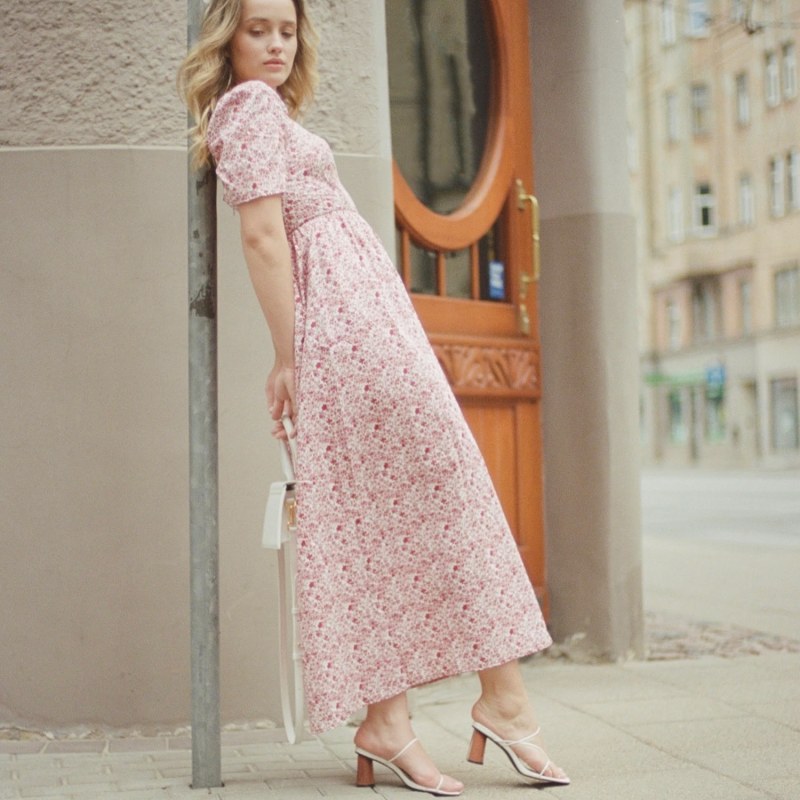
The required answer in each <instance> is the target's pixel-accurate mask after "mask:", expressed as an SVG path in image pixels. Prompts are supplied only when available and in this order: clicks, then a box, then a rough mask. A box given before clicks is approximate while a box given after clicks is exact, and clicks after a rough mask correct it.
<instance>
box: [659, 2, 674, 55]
mask: <svg viewBox="0 0 800 800" xmlns="http://www.w3.org/2000/svg"><path fill="white" fill-rule="evenodd" d="M677 38H678V37H677V26H676V25H675V0H661V44H663V45H670V44H675V42H676V40H677Z"/></svg>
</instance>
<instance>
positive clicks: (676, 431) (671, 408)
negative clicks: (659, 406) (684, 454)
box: [667, 389, 686, 444]
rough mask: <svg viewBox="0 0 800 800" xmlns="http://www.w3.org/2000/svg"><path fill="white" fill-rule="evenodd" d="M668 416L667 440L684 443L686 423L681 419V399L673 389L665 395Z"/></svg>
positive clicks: (677, 390) (679, 394) (676, 390)
mask: <svg viewBox="0 0 800 800" xmlns="http://www.w3.org/2000/svg"><path fill="white" fill-rule="evenodd" d="M667 405H668V415H669V438H670V441H671V442H674V443H676V444H679V443H681V442H685V441H686V422H685V421H684V418H683V416H684V415H683V397H682V396H681V392H680V390H679V389H673V390H672V391H671V392H670V393H669V394H668V395H667Z"/></svg>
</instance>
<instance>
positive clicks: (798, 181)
mask: <svg viewBox="0 0 800 800" xmlns="http://www.w3.org/2000/svg"><path fill="white" fill-rule="evenodd" d="M786 206H787V208H788V209H789V210H790V211H797V209H798V208H800V150H798V149H797V148H796V147H793V148H792V149H791V150H789V152H788V153H787V154H786Z"/></svg>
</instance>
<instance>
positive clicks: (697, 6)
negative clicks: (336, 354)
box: [687, 0, 711, 36]
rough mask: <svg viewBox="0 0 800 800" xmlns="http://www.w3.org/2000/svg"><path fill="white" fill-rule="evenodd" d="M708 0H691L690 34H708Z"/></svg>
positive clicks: (688, 29) (688, 26)
mask: <svg viewBox="0 0 800 800" xmlns="http://www.w3.org/2000/svg"><path fill="white" fill-rule="evenodd" d="M710 21H711V19H710V17H709V15H708V0H689V17H688V25H687V33H688V34H689V36H708V32H709V23H710Z"/></svg>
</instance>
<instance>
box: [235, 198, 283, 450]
mask: <svg viewBox="0 0 800 800" xmlns="http://www.w3.org/2000/svg"><path fill="white" fill-rule="evenodd" d="M238 211H239V219H240V221H241V236H242V249H243V251H244V257H245V261H246V262H247V268H248V271H249V273H250V280H251V282H252V284H253V289H254V290H255V293H256V297H257V298H258V302H259V304H260V305H261V310H262V311H263V313H264V317H265V319H266V320H267V325H268V326H269V330H270V334H271V335H272V343H273V345H274V347H275V366H274V367H273V369H272V372H271V373H270V375H269V378H268V380H267V401H268V403H269V407H270V414H271V416H272V418H273V419H275V420H279V419H280V418H281V416H282V415H284V414H286V415H288V416H289V417H290V418H291V419H292V421H293V422H294V417H295V410H296V408H295V385H294V286H293V283H292V257H291V250H290V248H289V240H288V238H287V236H286V229H285V228H284V225H283V209H282V200H281V196H280V195H272V196H269V197H260V198H258V199H256V200H252V201H250V202H249V203H244V204H242V205H240V206H238ZM281 432H282V426H281V425H280V423H279V424H278V425H276V427H275V430H274V433H276V434H280V433H281Z"/></svg>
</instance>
